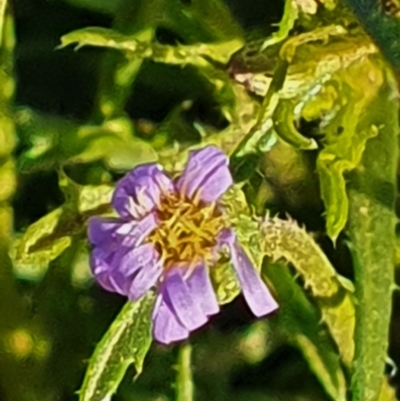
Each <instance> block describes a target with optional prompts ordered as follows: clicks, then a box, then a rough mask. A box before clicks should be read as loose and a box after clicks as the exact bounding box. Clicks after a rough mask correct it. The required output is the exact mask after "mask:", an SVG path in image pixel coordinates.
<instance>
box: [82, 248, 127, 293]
mask: <svg viewBox="0 0 400 401" xmlns="http://www.w3.org/2000/svg"><path fill="white" fill-rule="evenodd" d="M114 256H115V253H114V252H109V251H106V250H104V249H102V248H95V249H93V251H92V253H91V255H90V267H91V269H92V272H93V275H94V276H95V278H96V281H97V282H98V283H99V284H100V286H101V287H103V288H104V289H105V290H107V291H111V292H118V293H120V294H122V295H125V293H126V291H125V289H124V283H125V282H126V280H125V278H124V276H123V275H122V274H121V273H119V272H118V271H117V270H116V269H115V265H114V263H113V260H114Z"/></svg>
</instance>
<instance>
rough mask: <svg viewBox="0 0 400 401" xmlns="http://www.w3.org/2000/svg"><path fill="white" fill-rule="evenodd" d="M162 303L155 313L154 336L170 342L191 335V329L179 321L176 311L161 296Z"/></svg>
mask: <svg viewBox="0 0 400 401" xmlns="http://www.w3.org/2000/svg"><path fill="white" fill-rule="evenodd" d="M159 299H160V304H159V306H158V307H156V308H155V309H154V313H153V336H154V338H155V339H156V340H157V341H159V342H160V343H164V344H170V343H172V342H174V341H180V340H184V339H185V338H188V337H189V330H188V329H186V328H185V327H184V326H182V324H181V323H179V322H178V320H177V318H176V316H175V314H174V312H173V311H172V310H171V309H170V307H169V306H168V304H167V303H166V302H165V300H164V299H163V297H162V295H160V296H159Z"/></svg>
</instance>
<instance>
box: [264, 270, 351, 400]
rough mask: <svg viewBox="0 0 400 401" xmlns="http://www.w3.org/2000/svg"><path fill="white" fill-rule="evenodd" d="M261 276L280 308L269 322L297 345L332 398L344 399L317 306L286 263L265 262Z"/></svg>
mask: <svg viewBox="0 0 400 401" xmlns="http://www.w3.org/2000/svg"><path fill="white" fill-rule="evenodd" d="M262 272H263V276H264V277H266V278H267V281H268V282H269V283H270V284H272V286H273V287H274V288H275V290H276V293H275V294H276V295H275V296H276V298H277V301H278V304H279V311H278V313H276V314H275V315H274V316H273V317H271V318H269V319H270V320H271V322H270V324H272V325H275V327H276V329H277V330H281V331H282V333H283V334H284V336H285V337H286V338H287V341H288V342H289V343H291V344H292V345H294V346H295V347H297V348H299V349H300V350H301V352H302V353H303V356H304V358H305V359H306V360H307V362H308V364H309V366H310V369H311V370H312V371H313V373H314V374H315V375H316V377H317V378H318V379H319V381H320V382H321V384H322V386H323V387H324V388H325V391H326V392H327V393H328V394H329V395H330V397H331V399H332V400H333V401H346V391H347V388H346V381H345V377H344V374H343V371H342V367H341V363H340V359H339V357H338V355H337V353H336V350H335V345H334V343H333V342H332V341H331V339H330V338H329V335H328V334H327V333H326V332H325V331H323V330H321V328H320V327H319V326H320V320H321V317H320V315H319V312H318V309H317V308H316V307H315V306H314V305H313V304H312V303H311V302H310V301H309V300H308V299H307V297H306V296H305V294H304V292H303V291H302V290H301V288H300V287H299V286H298V285H297V284H296V282H295V281H294V278H293V277H292V276H291V274H290V273H289V270H288V268H287V267H285V266H282V265H272V264H268V263H264V265H263V271H262Z"/></svg>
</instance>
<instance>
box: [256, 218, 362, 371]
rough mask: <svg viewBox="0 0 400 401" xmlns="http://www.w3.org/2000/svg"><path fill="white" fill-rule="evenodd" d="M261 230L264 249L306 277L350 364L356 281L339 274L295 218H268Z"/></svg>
mask: <svg viewBox="0 0 400 401" xmlns="http://www.w3.org/2000/svg"><path fill="white" fill-rule="evenodd" d="M261 230H262V234H263V244H262V252H263V253H264V254H265V255H267V256H269V257H270V258H272V259H273V260H275V261H276V260H280V259H283V260H285V261H286V262H289V263H291V264H292V266H293V267H294V268H295V269H296V271H297V272H298V273H299V274H300V275H301V276H302V278H303V280H304V282H305V287H306V288H307V289H309V290H310V292H311V294H312V296H313V297H314V298H315V300H316V302H317V303H318V305H319V306H320V308H321V313H322V317H323V320H324V322H325V323H326V325H327V326H328V328H329V331H330V333H331V335H332V337H333V339H334V340H335V342H336V344H337V346H338V348H339V353H340V356H341V358H342V360H343V362H344V363H345V364H346V365H348V366H350V364H351V362H352V360H353V356H354V339H353V337H354V325H355V318H354V315H355V312H354V304H353V299H352V295H351V293H352V292H353V291H354V288H353V285H352V283H351V282H350V281H349V280H347V279H345V278H344V277H341V276H339V275H338V274H337V273H336V271H335V269H334V268H333V266H332V265H331V263H330V262H329V260H328V258H327V257H326V255H325V254H324V253H323V252H322V250H321V249H320V248H319V247H318V245H317V244H316V243H315V241H314V239H313V238H312V237H311V236H310V235H309V234H308V233H307V232H306V231H305V230H304V229H301V228H300V227H299V226H298V225H297V224H296V222H294V221H293V220H289V221H287V220H281V219H278V218H268V217H267V218H266V219H265V220H264V221H263V222H262V225H261Z"/></svg>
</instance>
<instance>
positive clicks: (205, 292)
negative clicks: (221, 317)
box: [186, 266, 219, 316]
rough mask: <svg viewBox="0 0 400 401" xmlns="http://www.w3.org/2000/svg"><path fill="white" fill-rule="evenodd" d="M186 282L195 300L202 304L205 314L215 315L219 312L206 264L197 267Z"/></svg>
mask: <svg viewBox="0 0 400 401" xmlns="http://www.w3.org/2000/svg"><path fill="white" fill-rule="evenodd" d="M186 283H187V286H188V287H189V291H190V292H191V294H192V299H193V301H194V302H195V303H197V304H198V305H199V306H200V308H201V310H202V311H203V313H204V314H205V315H207V316H210V315H215V314H216V313H218V312H219V306H218V301H217V297H216V296H215V292H214V289H213V287H212V285H211V281H210V277H209V275H208V271H207V268H206V267H205V266H199V267H197V268H196V269H195V270H194V271H193V273H192V274H191V276H190V277H189V278H188V279H187V280H186Z"/></svg>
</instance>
